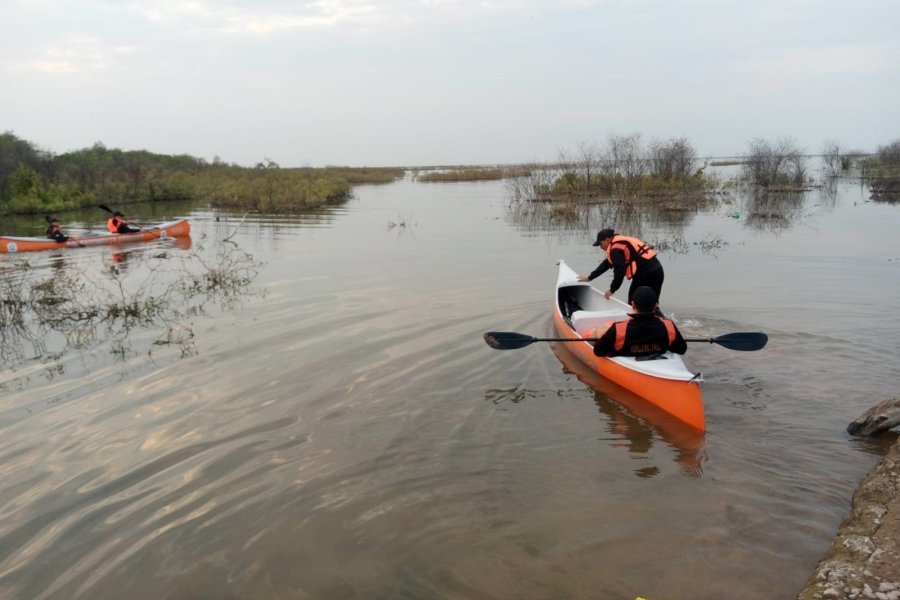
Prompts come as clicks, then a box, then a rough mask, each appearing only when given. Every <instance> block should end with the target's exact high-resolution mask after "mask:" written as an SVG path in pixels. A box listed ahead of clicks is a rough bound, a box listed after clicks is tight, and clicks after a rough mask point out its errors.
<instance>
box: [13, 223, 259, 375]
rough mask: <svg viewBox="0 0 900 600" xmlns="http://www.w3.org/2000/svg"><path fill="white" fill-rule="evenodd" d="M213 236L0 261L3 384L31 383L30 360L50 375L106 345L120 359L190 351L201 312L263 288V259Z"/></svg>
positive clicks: (189, 353)
mask: <svg viewBox="0 0 900 600" xmlns="http://www.w3.org/2000/svg"><path fill="white" fill-rule="evenodd" d="M209 243H210V241H209V240H201V241H199V242H197V243H194V244H192V243H191V240H190V239H187V240H180V239H179V240H176V241H175V244H174V245H173V244H167V245H166V246H162V245H160V247H156V248H153V249H150V250H148V249H146V248H127V249H116V251H114V252H112V253H111V254H109V255H108V256H105V257H104V258H103V260H102V262H101V263H99V264H98V263H96V262H90V263H85V262H83V261H77V260H74V259H73V258H74V257H70V256H69V255H66V254H63V255H59V256H53V257H51V258H49V260H47V259H46V258H45V257H44V256H34V255H31V256H27V257H21V258H20V257H18V256H16V257H15V258H11V259H10V260H8V261H5V262H4V263H2V264H0V298H2V303H0V364H2V366H3V370H4V371H5V373H6V375H5V376H4V377H3V379H2V381H0V389H3V390H9V389H18V390H21V389H23V388H24V387H26V386H27V385H28V384H29V383H32V381H31V379H32V378H31V375H30V374H32V373H34V370H33V369H31V368H30V366H32V365H40V367H41V370H42V371H43V373H44V375H45V376H46V377H48V378H53V377H55V376H58V375H60V374H62V373H63V372H64V370H65V364H66V363H67V360H68V358H69V357H68V356H67V355H68V354H69V353H72V352H75V353H79V352H80V353H85V352H90V351H95V350H100V349H102V350H103V351H105V352H107V353H109V354H110V355H114V356H117V357H118V359H119V360H120V361H123V362H124V361H127V360H129V359H132V358H134V357H135V356H137V355H139V354H146V356H147V357H148V358H150V359H152V360H159V359H160V358H161V357H160V354H162V353H163V349H165V348H172V349H174V350H175V352H176V355H177V356H179V357H181V358H185V357H188V356H192V355H194V354H195V352H196V347H195V345H194V338H195V333H194V329H193V326H192V322H193V321H194V320H195V319H197V318H201V317H203V316H204V315H207V314H208V311H209V310H210V308H211V307H215V308H216V309H217V310H234V309H235V308H236V307H238V306H240V304H241V302H242V301H243V300H244V299H245V298H246V297H247V296H248V295H250V294H257V293H261V290H255V289H254V288H253V282H254V279H255V277H256V275H257V272H258V269H259V267H260V266H261V265H260V263H259V262H258V261H256V260H255V259H254V258H253V257H252V256H251V255H250V254H248V253H246V252H244V251H242V250H241V249H240V248H238V247H236V246H234V245H233V244H226V243H215V244H213V245H214V249H212V250H210V249H208V248H207V244H209Z"/></svg>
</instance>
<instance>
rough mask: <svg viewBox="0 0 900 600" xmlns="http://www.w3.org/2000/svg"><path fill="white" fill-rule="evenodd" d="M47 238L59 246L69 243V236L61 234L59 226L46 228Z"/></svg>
mask: <svg viewBox="0 0 900 600" xmlns="http://www.w3.org/2000/svg"><path fill="white" fill-rule="evenodd" d="M47 237H48V238H50V239H51V240H56V241H57V242H59V243H60V244H61V243H63V242H68V241H69V236H67V235H64V234H63V232H62V230H61V229H60V228H59V225H50V226H49V227H47Z"/></svg>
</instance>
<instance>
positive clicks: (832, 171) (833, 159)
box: [822, 139, 843, 177]
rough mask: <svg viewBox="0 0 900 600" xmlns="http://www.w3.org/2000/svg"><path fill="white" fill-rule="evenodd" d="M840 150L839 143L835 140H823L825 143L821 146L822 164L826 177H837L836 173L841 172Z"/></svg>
mask: <svg viewBox="0 0 900 600" xmlns="http://www.w3.org/2000/svg"><path fill="white" fill-rule="evenodd" d="M842 150H843V149H842V148H841V144H840V142H838V141H837V140H835V139H828V140H825V144H824V145H823V146H822V165H823V171H824V173H825V176H826V177H837V174H838V173H840V172H841V158H842V157H841V154H842Z"/></svg>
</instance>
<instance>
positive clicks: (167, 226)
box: [0, 219, 191, 254]
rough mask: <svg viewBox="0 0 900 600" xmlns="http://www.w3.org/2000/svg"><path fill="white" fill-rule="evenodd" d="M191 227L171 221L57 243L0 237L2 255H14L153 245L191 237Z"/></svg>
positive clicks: (45, 240) (82, 236) (41, 239)
mask: <svg viewBox="0 0 900 600" xmlns="http://www.w3.org/2000/svg"><path fill="white" fill-rule="evenodd" d="M190 234H191V225H190V223H188V222H187V221H186V220H184V219H181V220H179V221H171V222H169V223H162V224H160V225H156V226H154V227H148V228H146V229H142V230H140V231H138V232H135V233H105V232H104V233H98V234H95V235H73V236H69V239H68V241H65V242H56V241H54V240H51V239H49V238H38V237H11V236H0V254H4V253H13V252H39V251H42V250H59V249H60V248H84V247H86V246H110V245H119V244H134V243H138V242H151V241H153V240H158V239H161V238H179V237H188V236H190Z"/></svg>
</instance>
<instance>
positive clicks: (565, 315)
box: [553, 260, 706, 431]
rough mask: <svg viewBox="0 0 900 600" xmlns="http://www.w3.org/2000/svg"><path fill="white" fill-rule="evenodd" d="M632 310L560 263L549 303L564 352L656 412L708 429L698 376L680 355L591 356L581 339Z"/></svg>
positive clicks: (590, 349)
mask: <svg viewBox="0 0 900 600" xmlns="http://www.w3.org/2000/svg"><path fill="white" fill-rule="evenodd" d="M629 312H631V308H630V307H629V306H628V305H627V304H625V303H624V302H622V301H621V300H618V299H616V298H612V297H611V298H609V299H606V298H605V297H604V296H603V294H602V293H601V292H600V291H598V290H596V289H594V288H593V287H592V286H591V285H590V284H589V283H587V282H579V281H578V274H577V273H575V271H573V270H572V269H571V267H569V265H567V264H566V263H565V261H562V260H561V261H559V275H558V277H557V280H556V293H555V295H554V302H553V323H554V326H555V327H556V331H557V333H559V336H560V337H561V338H566V339H571V340H575V341H572V342H566V343H565V346H566V350H568V351H569V352H571V353H572V354H574V355H575V356H576V357H577V358H578V359H579V360H581V361H582V362H583V363H585V364H586V365H588V366H589V367H590V368H591V369H592V370H594V371H596V372H598V373H599V374H600V375H601V376H603V377H605V378H607V379H609V380H611V381H613V382H615V383H617V384H618V385H620V386H622V387H623V388H625V389H627V390H630V391H631V392H633V393H634V394H637V395H638V396H640V397H641V398H643V399H644V400H646V401H647V402H649V403H650V404H652V405H654V406H656V407H657V408H658V409H660V410H662V411H663V412H665V413H668V414H670V415H672V416H673V417H675V418H676V419H678V420H679V421H682V422H684V423H686V424H687V425H690V426H691V427H693V428H695V429H697V430H699V431H705V430H706V421H705V419H704V416H703V400H702V398H701V395H700V382H701V381H702V378H701V376H700V374H699V373H692V372H691V371H689V370H688V368H687V367H686V366H685V364H684V361H683V360H682V359H681V356H680V355H678V354H673V353H671V352H666V353H665V354H663V355H661V356H660V357H659V358H656V359H653V360H638V359H635V358H632V357H625V356H616V357H601V356H595V355H594V345H593V343H592V342H589V341H586V340H585V339H584V334H585V333H586V332H588V331H590V330H592V329H594V328H595V327H599V326H601V325H603V324H605V323H608V322H610V321H622V320H624V319H626V318H628V313H629Z"/></svg>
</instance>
